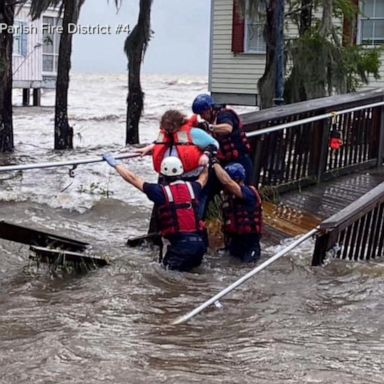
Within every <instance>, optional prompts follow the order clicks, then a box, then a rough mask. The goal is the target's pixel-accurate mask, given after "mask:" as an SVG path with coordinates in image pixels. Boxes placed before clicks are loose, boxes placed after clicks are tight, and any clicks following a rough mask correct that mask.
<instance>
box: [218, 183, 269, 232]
mask: <svg viewBox="0 0 384 384" xmlns="http://www.w3.org/2000/svg"><path fill="white" fill-rule="evenodd" d="M249 188H250V189H251V190H252V192H253V193H254V194H255V201H256V205H255V206H252V207H249V206H248V205H247V204H245V201H244V200H243V199H240V198H238V197H236V196H235V195H226V198H225V200H224V202H223V216H224V225H223V232H224V233H227V234H237V235H245V234H249V233H257V234H260V233H261V230H262V225H263V216H262V207H261V198H260V195H259V193H258V192H257V190H256V188H255V187H253V186H251V185H250V186H249Z"/></svg>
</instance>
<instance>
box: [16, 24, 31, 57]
mask: <svg viewBox="0 0 384 384" xmlns="http://www.w3.org/2000/svg"><path fill="white" fill-rule="evenodd" d="M26 26H27V24H26V23H24V22H21V21H15V23H14V31H15V32H14V34H13V54H14V55H21V56H27V42H28V36H27V34H26V33H25V29H26Z"/></svg>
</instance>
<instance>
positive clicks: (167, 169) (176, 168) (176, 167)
mask: <svg viewBox="0 0 384 384" xmlns="http://www.w3.org/2000/svg"><path fill="white" fill-rule="evenodd" d="M160 173H161V174H162V175H164V176H180V175H182V174H183V173H184V168H183V164H182V163H181V161H180V159H179V158H178V157H175V156H169V157H166V158H165V159H164V160H163V161H162V162H161V165H160Z"/></svg>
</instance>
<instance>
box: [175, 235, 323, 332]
mask: <svg viewBox="0 0 384 384" xmlns="http://www.w3.org/2000/svg"><path fill="white" fill-rule="evenodd" d="M317 231H318V229H317V228H314V229H312V230H311V231H309V232H307V233H306V234H305V235H303V236H301V237H300V238H299V239H297V240H295V241H293V242H292V243H291V244H290V245H288V246H287V247H286V248H284V249H283V250H282V251H280V252H278V253H276V255H274V256H272V257H271V258H270V259H268V260H266V261H265V262H264V263H262V264H260V265H259V266H257V267H256V268H254V269H252V270H251V271H249V272H248V273H247V274H246V275H244V276H243V277H241V278H240V279H238V280H237V281H235V282H234V283H233V284H231V285H230V286H229V287H227V288H225V289H223V290H222V291H221V292H219V293H218V294H217V295H216V296H213V297H211V298H210V299H209V300H207V301H206V302H205V303H203V304H201V305H200V306H199V307H197V308H195V309H194V310H193V311H191V312H189V313H187V314H186V315H184V316H181V317H179V318H177V319H176V320H174V321H173V322H172V324H174V325H175V324H181V323H184V322H186V321H188V320H189V319H191V318H192V317H194V316H196V315H197V314H198V313H200V312H201V311H203V310H204V309H205V308H207V307H208V306H210V305H211V304H214V303H215V302H216V301H217V300H219V299H220V298H222V297H223V296H225V295H226V294H228V293H229V292H231V291H233V290H234V289H235V288H237V287H238V286H239V285H241V284H243V283H244V282H246V281H247V280H248V279H250V278H251V277H252V276H253V275H255V274H256V273H257V272H259V271H261V270H263V269H264V268H265V267H267V266H268V265H269V264H272V263H273V262H274V261H276V260H277V259H279V258H280V257H281V256H284V255H285V254H286V253H288V252H289V251H290V250H291V249H293V248H295V247H297V246H298V245H299V244H301V243H302V242H304V241H305V240H307V239H308V238H310V237H311V236H313V235H314V234H315V233H316V232H317Z"/></svg>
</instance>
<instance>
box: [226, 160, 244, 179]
mask: <svg viewBox="0 0 384 384" xmlns="http://www.w3.org/2000/svg"><path fill="white" fill-rule="evenodd" d="M225 170H226V171H227V173H228V175H229V176H231V179H233V180H235V181H243V180H244V179H245V168H244V167H243V166H242V165H241V164H240V163H231V164H228V165H227V166H226V167H225Z"/></svg>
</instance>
